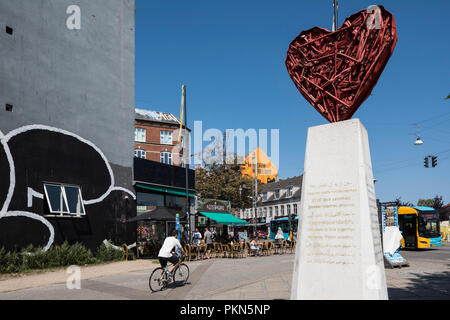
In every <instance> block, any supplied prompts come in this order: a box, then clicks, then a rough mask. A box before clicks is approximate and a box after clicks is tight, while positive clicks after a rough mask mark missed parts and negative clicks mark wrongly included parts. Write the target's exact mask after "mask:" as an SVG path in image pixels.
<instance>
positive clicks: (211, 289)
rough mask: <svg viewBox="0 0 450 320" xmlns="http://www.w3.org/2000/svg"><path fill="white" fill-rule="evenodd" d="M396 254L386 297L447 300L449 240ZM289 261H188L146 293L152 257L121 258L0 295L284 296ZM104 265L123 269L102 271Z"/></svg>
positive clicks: (59, 297) (71, 297)
mask: <svg viewBox="0 0 450 320" xmlns="http://www.w3.org/2000/svg"><path fill="white" fill-rule="evenodd" d="M401 254H402V255H403V256H404V257H405V258H406V259H407V260H408V261H409V262H410V267H407V268H401V269H399V268H396V269H386V279H387V285H388V292H389V298H390V299H393V300H396V299H446V300H450V245H449V244H446V245H444V246H443V247H440V248H437V249H430V250H425V251H401ZM293 262H294V255H293V254H284V255H273V256H267V257H248V258H245V259H212V260H205V261H195V262H188V265H189V268H190V270H191V275H190V278H189V282H188V284H186V285H185V286H183V287H177V288H169V289H167V290H165V291H163V292H158V293H151V292H150V291H149V288H148V277H149V274H150V273H151V271H152V270H153V269H154V268H155V267H157V266H158V265H157V264H154V263H152V261H139V262H136V263H135V262H123V263H119V264H115V265H111V266H108V265H106V266H103V267H97V268H98V269H94V271H92V270H91V269H86V271H82V279H83V280H82V281H81V288H80V289H79V290H69V289H67V286H66V283H65V281H64V279H66V278H67V275H65V274H64V272H63V273H62V274H59V277H60V278H59V279H63V280H55V279H56V278H57V277H56V275H58V274H55V276H51V277H49V276H47V277H48V278H49V279H50V280H49V284H42V282H41V283H39V282H38V281H33V282H32V281H30V286H32V287H31V288H25V289H24V286H23V282H24V280H26V279H27V277H25V278H23V279H20V280H21V281H22V285H21V286H22V287H18V288H19V290H14V288H13V286H11V283H12V284H14V283H13V281H19V280H14V279H13V280H4V281H0V300H21V299H27V300H93V299H95V300H127V299H131V300H272V299H289V297H290V284H291V280H292V270H293ZM134 264H136V265H134ZM108 268H109V269H114V268H122V269H120V270H119V271H117V270H108V272H105V270H107V269H108ZM89 270H90V273H89V272H88V271H89ZM60 273H61V272H60ZM88 275H89V276H88ZM45 276H46V275H45V274H43V275H38V276H36V277H37V278H39V277H45ZM37 278H36V279H37ZM8 281H10V282H8ZM25 283H26V282H25ZM32 283H35V284H34V285H31V284H32ZM2 285H3V286H2ZM7 285H10V287H9V289H6V288H7ZM2 287H3V289H2Z"/></svg>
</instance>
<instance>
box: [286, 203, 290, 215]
mask: <svg viewBox="0 0 450 320" xmlns="http://www.w3.org/2000/svg"><path fill="white" fill-rule="evenodd" d="M286 207H287V214H288V215H289V214H291V205H290V204H288V205H287V206H286Z"/></svg>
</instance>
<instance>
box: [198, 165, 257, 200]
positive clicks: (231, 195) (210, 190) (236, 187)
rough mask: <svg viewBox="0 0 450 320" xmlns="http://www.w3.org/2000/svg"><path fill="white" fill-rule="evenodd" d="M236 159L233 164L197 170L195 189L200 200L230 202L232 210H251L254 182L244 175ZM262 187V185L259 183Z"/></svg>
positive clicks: (209, 166)
mask: <svg viewBox="0 0 450 320" xmlns="http://www.w3.org/2000/svg"><path fill="white" fill-rule="evenodd" d="M237 160H238V159H237V158H235V159H234V163H232V164H229V163H227V164H224V163H220V162H214V163H211V164H209V165H207V166H205V167H200V168H197V169H196V170H195V187H196V193H197V196H198V197H199V198H203V199H218V200H228V201H230V202H231V207H232V208H240V209H245V208H251V207H252V201H253V200H252V191H253V181H252V179H251V178H250V177H248V176H243V175H242V171H241V169H242V167H241V165H240V164H239V163H238V161H237ZM258 184H259V185H260V183H259V182H258Z"/></svg>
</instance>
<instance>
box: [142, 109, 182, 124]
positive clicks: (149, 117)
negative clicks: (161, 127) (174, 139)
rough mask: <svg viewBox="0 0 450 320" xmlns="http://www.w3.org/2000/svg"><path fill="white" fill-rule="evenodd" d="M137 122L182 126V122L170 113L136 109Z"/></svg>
mask: <svg viewBox="0 0 450 320" xmlns="http://www.w3.org/2000/svg"><path fill="white" fill-rule="evenodd" d="M135 114H136V116H135V118H136V120H144V121H154V122H164V123H171V124H177V125H179V124H180V120H178V118H177V117H175V116H174V115H173V114H171V113H168V112H160V111H153V110H144V109H135Z"/></svg>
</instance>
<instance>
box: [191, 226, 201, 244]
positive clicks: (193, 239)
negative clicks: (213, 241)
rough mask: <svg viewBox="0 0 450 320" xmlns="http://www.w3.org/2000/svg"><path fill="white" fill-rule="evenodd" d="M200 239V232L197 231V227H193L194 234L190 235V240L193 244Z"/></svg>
mask: <svg viewBox="0 0 450 320" xmlns="http://www.w3.org/2000/svg"><path fill="white" fill-rule="evenodd" d="M201 239H202V234H201V233H200V231H198V228H195V231H194V234H193V235H192V242H193V243H194V244H195V245H199V244H200V240H201Z"/></svg>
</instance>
